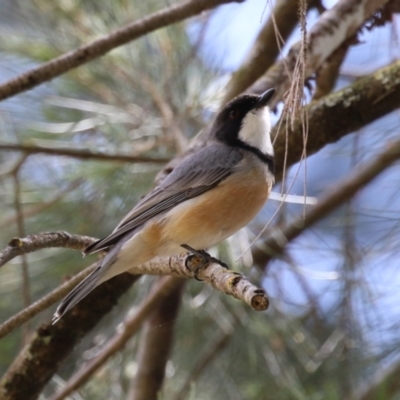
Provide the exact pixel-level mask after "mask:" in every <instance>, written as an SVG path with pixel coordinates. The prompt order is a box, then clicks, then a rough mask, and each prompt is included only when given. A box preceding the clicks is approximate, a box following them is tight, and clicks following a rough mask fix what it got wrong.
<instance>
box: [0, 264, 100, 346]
mask: <svg viewBox="0 0 400 400" xmlns="http://www.w3.org/2000/svg"><path fill="white" fill-rule="evenodd" d="M95 267H96V265H95V264H94V265H91V266H90V267H88V268H86V269H84V270H83V271H81V272H79V274H77V275H75V276H73V277H72V278H71V279H68V281H67V282H65V283H63V284H62V285H61V286H59V287H58V288H56V289H54V290H53V291H52V292H50V293H49V294H47V295H46V296H44V297H42V298H41V299H40V300H38V301H35V302H34V303H33V304H31V305H30V306H29V307H27V308H25V309H23V310H22V311H20V312H19V313H17V314H15V315H13V316H12V317H11V318H9V319H8V320H7V321H4V322H3V323H2V324H1V325H0V339H1V338H3V337H5V336H7V335H8V334H9V333H10V332H12V331H13V330H14V329H16V328H18V327H20V326H21V325H22V324H24V323H25V322H27V321H29V320H31V319H32V318H33V317H34V316H35V315H37V314H39V313H40V312H42V311H44V310H47V309H48V308H49V307H51V306H52V305H53V304H55V303H57V302H58V301H60V300H61V299H62V298H63V297H65V296H66V295H67V294H68V293H69V292H70V291H71V290H72V289H73V288H74V287H75V286H76V285H77V284H78V283H80V282H81V281H82V280H83V279H84V278H86V277H87V276H88V275H89V274H90V273H91V272H92V271H93V270H94V269H95Z"/></svg>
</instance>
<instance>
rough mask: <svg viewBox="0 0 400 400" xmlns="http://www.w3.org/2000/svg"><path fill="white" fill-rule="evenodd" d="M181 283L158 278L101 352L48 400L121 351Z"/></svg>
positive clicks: (63, 393)
mask: <svg viewBox="0 0 400 400" xmlns="http://www.w3.org/2000/svg"><path fill="white" fill-rule="evenodd" d="M181 284H182V282H181V281H180V279H176V278H173V277H163V278H160V279H159V281H158V283H157V285H155V286H154V287H153V288H152V290H151V292H150V293H149V295H148V296H147V297H146V298H145V300H144V301H143V302H142V304H141V305H140V306H139V308H138V310H137V311H136V312H135V314H134V315H133V316H131V317H129V316H128V317H127V318H126V320H125V322H124V324H123V327H122V329H121V330H120V331H119V332H118V333H117V334H116V335H115V336H114V337H113V338H112V339H111V340H109V341H108V343H107V345H106V346H105V348H104V349H103V351H102V352H101V353H100V354H99V355H98V356H96V357H95V358H93V359H92V360H90V361H89V362H88V363H87V364H85V365H84V366H82V367H81V368H80V369H79V370H78V372H76V373H75V375H73V376H72V377H71V378H70V379H69V381H68V382H67V383H66V385H65V387H63V388H62V390H61V391H59V392H58V393H56V394H55V395H54V396H52V397H51V398H50V400H61V399H64V398H65V397H66V396H68V395H69V394H70V393H72V392H73V391H74V390H76V389H77V388H78V387H80V386H82V385H83V384H84V383H85V382H87V380H88V379H89V378H90V377H91V376H92V375H93V373H94V372H95V371H97V370H98V369H99V367H101V366H102V365H103V364H104V363H105V361H107V360H108V358H109V357H111V356H112V355H113V354H115V353H116V352H117V351H119V350H121V349H122V348H123V347H124V346H125V344H126V343H127V341H128V340H129V339H130V338H131V337H132V336H133V335H134V334H135V333H136V332H137V331H138V330H139V329H140V327H141V326H142V324H143V322H144V321H145V319H146V318H148V316H149V314H150V313H151V311H153V310H154V308H155V307H157V306H159V305H160V304H161V302H162V301H163V300H165V299H166V298H167V297H168V296H169V295H170V294H171V293H172V292H173V291H174V290H176V289H177V288H178V287H179V286H180V285H181Z"/></svg>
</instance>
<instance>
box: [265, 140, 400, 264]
mask: <svg viewBox="0 0 400 400" xmlns="http://www.w3.org/2000/svg"><path fill="white" fill-rule="evenodd" d="M398 159H400V140H398V141H396V142H392V143H388V145H387V146H386V149H385V150H384V151H383V152H382V153H380V154H379V155H378V156H377V157H376V158H375V159H374V160H373V161H371V162H369V163H368V164H366V165H363V166H361V167H359V168H356V169H355V171H353V173H351V174H350V175H349V176H348V177H346V178H345V179H343V180H342V181H341V182H339V183H337V184H335V186H334V187H333V188H332V189H329V190H327V191H326V193H325V194H324V195H323V196H322V198H321V199H320V200H319V202H318V204H317V205H316V206H314V207H313V208H312V209H311V210H310V211H309V212H307V213H306V215H305V216H303V215H301V216H299V217H298V218H296V219H295V220H294V221H293V222H292V223H290V224H289V225H287V226H286V227H284V228H276V230H274V231H272V232H271V234H270V235H269V237H268V238H267V239H266V240H265V241H264V246H265V247H266V251H267V254H268V258H269V259H270V258H272V257H276V256H277V255H279V254H281V253H282V252H283V251H284V249H285V247H286V246H287V244H288V243H289V242H290V241H292V240H293V239H295V238H296V237H298V236H299V235H300V234H301V233H302V232H303V231H304V230H306V229H307V228H309V227H310V226H311V225H313V224H315V223H316V222H317V221H319V220H321V219H322V218H323V217H325V216H326V215H328V214H329V213H331V212H332V211H333V210H335V209H336V208H338V207H340V206H341V205H343V204H344V203H345V202H347V201H348V200H349V199H351V198H352V197H353V196H354V195H355V194H356V193H357V192H358V191H359V190H360V189H361V188H363V187H364V186H365V185H367V184H368V183H370V182H371V181H372V180H373V179H375V178H376V177H377V176H378V175H379V174H381V173H382V172H383V171H385V170H386V169H387V168H388V167H390V166H391V165H392V164H393V163H394V162H395V161H397V160H398ZM264 261H267V262H268V259H267V260H264Z"/></svg>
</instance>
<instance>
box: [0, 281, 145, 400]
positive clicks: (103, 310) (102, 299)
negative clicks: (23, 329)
mask: <svg viewBox="0 0 400 400" xmlns="http://www.w3.org/2000/svg"><path fill="white" fill-rule="evenodd" d="M138 278H139V277H138V276H134V275H130V274H122V275H118V276H116V277H115V278H113V279H111V280H109V281H107V282H104V283H103V284H102V285H101V286H99V287H97V288H96V289H95V290H94V291H93V292H92V293H90V294H89V295H88V296H87V297H86V298H85V299H83V300H82V301H81V302H80V303H79V307H75V308H74V309H73V310H71V312H69V313H68V314H67V315H65V316H64V317H63V318H62V320H61V321H60V322H59V323H57V324H56V325H51V322H48V323H46V324H43V325H42V326H41V327H39V329H37V331H36V332H35V335H34V336H33V337H32V339H31V341H30V343H29V344H28V345H27V346H26V347H25V348H24V349H23V350H22V352H21V353H20V354H19V355H18V357H17V358H16V359H15V361H14V362H13V364H12V365H11V366H10V367H9V369H8V371H7V372H6V373H5V375H4V376H3V378H2V379H1V381H0V398H1V400H15V399H24V400H36V399H37V398H38V396H39V394H40V392H41V391H42V390H43V387H44V386H45V385H46V384H47V383H48V382H49V380H50V378H51V377H52V376H53V374H54V373H55V372H56V371H57V370H58V368H59V366H60V363H61V362H62V361H63V360H64V359H65V357H66V356H67V355H68V354H69V353H70V352H71V351H72V349H73V348H74V346H76V343H77V342H78V341H79V340H80V339H81V338H82V337H83V336H85V335H86V334H87V333H88V332H89V331H90V330H91V329H92V328H93V327H94V326H95V325H96V324H97V323H98V322H99V320H100V319H101V318H102V317H103V316H104V315H106V314H107V313H109V312H110V310H111V309H112V307H114V305H115V304H116V303H117V301H118V299H119V298H120V297H121V296H122V294H124V293H125V292H126V291H127V290H128V289H129V288H130V287H131V285H132V284H133V282H135V281H136V280H137V279H138Z"/></svg>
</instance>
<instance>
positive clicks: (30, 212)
mask: <svg viewBox="0 0 400 400" xmlns="http://www.w3.org/2000/svg"><path fill="white" fill-rule="evenodd" d="M81 183H82V180H81V179H76V180H74V181H73V182H71V183H70V184H69V185H68V186H67V187H66V188H65V189H63V190H62V191H61V192H60V193H57V195H56V196H54V197H53V198H52V199H50V200H48V201H44V202H42V203H39V204H35V205H33V206H31V207H29V208H28V207H27V208H26V209H25V211H23V212H22V216H23V218H24V219H26V218H30V217H33V216H34V215H36V214H39V213H41V212H42V211H46V210H48V209H49V208H50V207H52V206H53V205H54V204H56V203H58V202H59V201H60V200H62V198H63V197H64V196H65V195H67V194H68V193H70V192H71V191H72V190H74V189H76V188H77V187H78V186H79V185H81ZM15 221H16V216H10V217H6V218H4V219H3V220H2V221H1V222H0V228H4V227H7V226H10V225H13V224H14V223H15ZM19 236H20V237H22V236H25V235H21V234H20V233H19Z"/></svg>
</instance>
